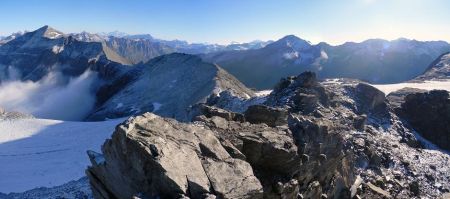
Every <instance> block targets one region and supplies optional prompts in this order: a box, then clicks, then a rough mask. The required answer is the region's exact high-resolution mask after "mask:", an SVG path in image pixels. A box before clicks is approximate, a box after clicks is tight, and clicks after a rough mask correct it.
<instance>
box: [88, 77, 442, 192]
mask: <svg viewBox="0 0 450 199" xmlns="http://www.w3.org/2000/svg"><path fill="white" fill-rule="evenodd" d="M261 103H262V104H260V105H257V106H250V108H249V110H247V112H244V113H245V114H241V113H233V112H230V111H227V110H224V109H220V108H217V107H212V106H209V105H207V104H200V105H196V106H195V107H194V108H193V109H192V110H193V113H195V114H193V116H194V117H193V118H194V121H193V122H192V123H179V122H176V121H174V120H171V119H163V118H160V117H158V116H155V115H153V114H144V115H143V116H138V117H136V118H132V119H130V120H128V121H127V122H125V123H124V124H122V125H121V126H119V127H118V128H117V130H116V132H115V133H114V135H113V137H112V139H111V140H108V141H107V142H106V143H105V144H104V146H103V149H102V153H103V155H102V154H95V153H92V152H91V153H90V156H91V161H92V162H93V166H91V167H90V168H89V169H88V170H87V174H88V176H89V177H90V182H91V184H92V187H93V189H94V193H95V194H96V195H95V196H96V198H115V197H117V198H127V197H131V196H133V195H137V196H139V197H143V198H145V197H149V198H151V197H157V196H158V197H161V198H180V197H190V198H214V196H215V197H216V198H358V197H362V198H389V197H392V198H420V197H430V198H436V197H439V196H441V195H443V194H444V193H446V192H449V189H450V187H449V178H448V176H450V168H448V167H447V166H446V165H448V164H449V163H450V156H449V155H448V154H445V153H442V152H440V151H436V150H429V149H421V148H412V147H411V144H410V143H408V140H411V139H414V135H413V132H414V131H413V130H412V129H411V128H409V127H408V125H405V124H404V123H403V121H402V120H401V119H400V118H399V117H398V116H397V115H396V114H395V113H394V111H393V110H392V109H391V108H390V105H389V101H388V100H387V99H386V98H385V96H384V94H382V93H380V91H378V90H377V89H375V88H373V87H371V86H370V85H367V84H362V83H361V82H358V81H348V82H336V83H333V84H321V83H320V82H318V81H317V79H316V77H315V74H314V73H303V74H301V75H299V76H297V77H290V78H286V79H284V80H282V81H281V82H280V83H279V84H278V86H277V87H276V89H275V90H274V91H273V92H272V93H271V94H270V95H269V96H268V97H267V100H266V101H264V102H261ZM251 109H254V110H251ZM249 112H253V113H252V114H250V113H249ZM255 114H256V115H258V114H260V116H257V117H256V116H255ZM285 115H287V117H285ZM274 121H276V122H274ZM411 136H412V137H411ZM99 157H100V158H99ZM101 157H104V161H103V160H102V158H101ZM223 162H227V164H226V166H223V167H222V166H220V169H212V170H210V169H211V167H210V166H209V164H212V165H222V163H223ZM238 162H239V164H237V163H238ZM237 165H240V166H237ZM212 171H214V172H212ZM180 176H181V177H180ZM205 176H207V177H205ZM243 176H248V177H243ZM206 178H207V180H205V179H206ZM243 178H244V179H246V180H250V179H251V180H250V182H248V183H243V184H240V183H241V182H242V179H243ZM224 179H227V180H224ZM227 182H228V183H227ZM230 183H231V184H230ZM193 184H195V186H193ZM235 185H238V187H239V188H232V187H233V186H235ZM238 196H239V197H238Z"/></svg>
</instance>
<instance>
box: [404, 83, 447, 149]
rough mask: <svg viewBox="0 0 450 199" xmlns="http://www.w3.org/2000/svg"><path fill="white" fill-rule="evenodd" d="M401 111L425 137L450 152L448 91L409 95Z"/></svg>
mask: <svg viewBox="0 0 450 199" xmlns="http://www.w3.org/2000/svg"><path fill="white" fill-rule="evenodd" d="M400 111H401V113H402V114H403V115H404V117H405V118H406V119H407V120H408V122H409V123H410V124H411V125H412V126H413V127H414V128H415V129H416V130H417V131H418V132H419V133H420V134H421V135H422V136H423V137H425V138H426V139H428V140H430V141H432V142H433V143H435V144H436V145H438V146H439V147H441V148H444V149H446V150H450V95H449V93H448V92H447V91H444V90H442V91H440V90H434V91H430V92H425V93H414V94H409V95H407V96H406V97H405V102H404V103H403V104H402V105H401V110H400Z"/></svg>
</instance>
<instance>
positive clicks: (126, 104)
mask: <svg viewBox="0 0 450 199" xmlns="http://www.w3.org/2000/svg"><path fill="white" fill-rule="evenodd" d="M222 91H228V92H230V93H232V95H233V96H237V97H239V98H249V97H252V96H253V95H254V93H253V91H251V90H250V89H248V88H246V87H245V86H244V85H242V84H241V83H240V82H239V81H237V80H236V79H235V78H234V77H233V76H231V75H230V74H228V73H227V72H225V71H224V70H223V69H221V68H220V67H219V66H217V65H214V64H210V63H206V62H203V61H202V60H201V59H200V58H199V57H197V56H193V55H187V54H179V53H174V54H170V55H164V56H161V57H158V58H155V59H152V60H151V61H150V62H148V63H147V64H144V65H140V66H135V67H134V68H133V69H131V70H130V71H128V72H127V73H125V74H124V75H122V76H121V77H119V78H117V80H116V81H115V82H112V83H111V84H108V85H105V86H104V87H103V88H100V92H99V95H98V96H97V98H98V99H100V100H99V101H98V103H97V109H96V110H94V111H93V113H92V114H91V115H90V116H89V117H88V119H89V120H104V119H105V118H118V117H124V116H129V115H134V114H141V113H145V112H154V113H157V114H158V115H161V116H165V117H172V118H176V119H179V120H182V121H187V120H188V117H187V111H188V108H189V107H190V106H192V105H194V104H196V103H199V102H205V101H206V99H207V98H208V97H209V96H210V95H218V94H219V93H220V92H222Z"/></svg>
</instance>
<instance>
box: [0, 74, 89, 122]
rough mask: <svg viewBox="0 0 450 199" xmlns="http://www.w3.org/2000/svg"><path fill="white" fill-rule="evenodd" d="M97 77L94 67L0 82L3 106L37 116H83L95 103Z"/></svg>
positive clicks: (0, 102)
mask: <svg viewBox="0 0 450 199" xmlns="http://www.w3.org/2000/svg"><path fill="white" fill-rule="evenodd" d="M96 80H97V73H96V72H92V71H86V72H85V73H83V74H82V75H80V76H79V77H75V78H67V77H64V76H63V75H62V74H61V73H50V74H49V75H47V76H46V77H44V78H42V79H41V80H39V81H37V82H32V81H20V80H17V79H14V78H11V79H9V80H7V81H4V82H2V83H1V84H0V107H2V108H4V109H6V110H7V111H19V112H23V113H30V114H32V115H34V116H35V117H38V118H46V119H58V120H71V121H77V120H82V119H83V118H85V117H86V116H87V114H88V113H89V111H91V110H92V108H93V107H94V104H95V94H94V91H93V89H92V86H93V85H94V83H95V82H96Z"/></svg>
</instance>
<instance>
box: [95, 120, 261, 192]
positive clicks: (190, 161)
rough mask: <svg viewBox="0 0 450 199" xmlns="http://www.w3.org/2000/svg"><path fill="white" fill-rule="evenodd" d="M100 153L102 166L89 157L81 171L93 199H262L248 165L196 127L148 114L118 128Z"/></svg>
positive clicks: (202, 129)
mask: <svg viewBox="0 0 450 199" xmlns="http://www.w3.org/2000/svg"><path fill="white" fill-rule="evenodd" d="M116 143H122V144H119V145H117V144H116ZM102 150H103V153H104V159H105V162H97V161H96V159H95V158H94V157H93V155H91V156H90V157H91V161H92V163H93V167H91V168H89V170H88V171H87V175H88V176H89V178H90V180H91V185H92V188H93V192H94V196H95V197H96V198H132V197H133V196H141V197H146V198H147V197H148V198H155V197H161V198H181V197H191V198H207V197H208V196H209V197H210V196H211V195H215V196H217V197H220V198H262V196H263V195H262V192H263V190H262V186H261V183H260V181H259V180H258V179H257V178H256V177H255V176H254V173H253V170H252V167H251V166H250V164H249V163H247V162H245V161H243V160H241V159H236V158H233V157H231V156H230V154H228V152H227V151H226V149H225V148H224V147H223V146H222V145H221V143H220V141H219V140H218V139H217V138H216V137H215V136H214V133H213V132H212V131H211V130H208V129H205V128H202V127H201V126H194V125H187V124H181V123H178V122H176V121H174V120H172V119H163V118H160V117H158V116H156V115H153V114H150V113H148V114H144V115H142V116H138V117H135V118H131V119H129V120H128V121H127V122H126V123H124V124H122V125H120V126H119V127H118V128H117V131H116V132H115V133H114V134H113V137H112V139H111V140H108V141H107V142H106V143H105V145H104V146H103V149H102ZM128 163H133V164H132V165H128ZM124 174H125V175H124Z"/></svg>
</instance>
